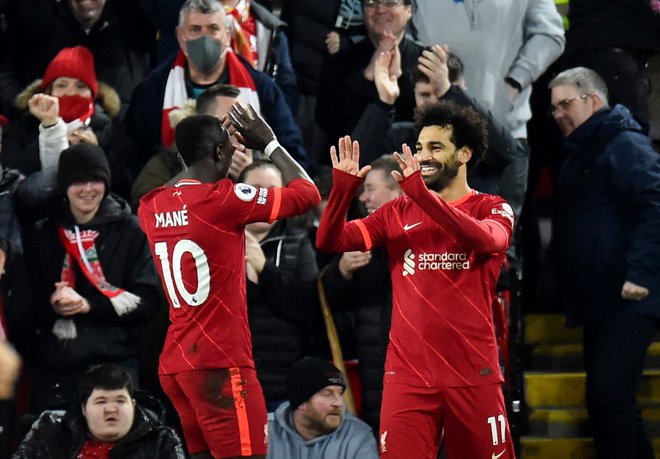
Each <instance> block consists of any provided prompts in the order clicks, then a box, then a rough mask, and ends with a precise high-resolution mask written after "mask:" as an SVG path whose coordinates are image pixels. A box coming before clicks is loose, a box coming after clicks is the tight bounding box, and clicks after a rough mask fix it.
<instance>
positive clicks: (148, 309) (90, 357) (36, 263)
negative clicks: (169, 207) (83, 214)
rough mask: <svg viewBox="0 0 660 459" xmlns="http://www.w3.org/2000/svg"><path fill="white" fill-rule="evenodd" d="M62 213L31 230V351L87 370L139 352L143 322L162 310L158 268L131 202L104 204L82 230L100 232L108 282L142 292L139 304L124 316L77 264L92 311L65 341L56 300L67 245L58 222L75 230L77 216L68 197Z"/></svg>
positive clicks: (79, 286)
mask: <svg viewBox="0 0 660 459" xmlns="http://www.w3.org/2000/svg"><path fill="white" fill-rule="evenodd" d="M62 206H63V208H62V210H61V211H60V212H59V214H58V216H56V217H51V218H49V219H47V220H43V221H40V222H38V223H37V224H36V225H35V226H34V228H32V229H30V230H29V231H27V232H26V238H25V253H26V263H27V265H28V270H29V272H30V279H31V281H32V286H33V300H32V303H31V306H30V309H31V317H30V322H29V323H26V324H24V327H25V328H26V333H28V334H29V335H30V336H31V337H32V343H31V346H30V350H31V351H32V352H30V353H31V354H32V353H34V357H35V359H36V362H37V364H38V365H40V366H45V367H49V368H54V369H58V370H65V369H76V370H80V369H84V368H85V367H86V366H87V365H89V364H94V363H102V362H116V361H121V360H124V359H128V358H132V357H135V356H136V355H137V350H138V349H137V348H138V342H139V339H140V335H141V332H142V328H143V325H144V324H145V322H146V321H148V320H149V319H151V318H152V317H153V316H154V315H155V313H156V311H157V308H158V305H159V302H158V291H157V281H158V278H157V276H156V271H155V267H154V263H153V260H152V257H151V253H150V252H149V248H148V245H147V238H146V236H145V235H144V233H143V232H142V231H141V230H140V227H139V225H138V222H137V218H136V217H135V216H132V215H131V214H130V208H129V207H128V204H127V203H126V202H125V201H123V200H121V199H120V198H118V197H115V196H114V195H112V194H111V195H109V196H108V197H106V199H105V200H104V201H103V202H102V204H101V208H100V209H99V211H98V213H97V214H96V216H95V217H94V218H93V219H92V220H91V221H90V222H89V223H87V224H84V225H80V230H81V231H83V230H86V229H89V230H95V231H98V232H99V235H98V237H97V238H96V241H95V246H96V249H97V252H98V258H99V260H100V263H101V267H102V269H103V273H104V275H105V278H106V280H107V281H108V282H109V283H110V284H112V285H114V286H116V287H120V288H123V289H125V290H127V291H129V292H131V293H133V294H135V295H137V296H139V297H140V298H141V299H142V301H141V302H140V304H139V305H138V307H137V308H136V309H135V310H133V311H131V312H128V313H125V314H123V315H121V316H119V315H118V314H117V313H116V312H115V310H114V308H113V307H112V304H111V303H110V300H109V299H108V298H107V297H106V296H104V295H103V294H101V293H100V292H99V291H98V290H97V289H96V288H95V287H94V286H93V285H92V284H91V283H90V282H89V281H88V280H87V279H86V278H85V276H84V275H83V274H82V273H81V272H80V270H79V269H78V268H77V267H75V268H74V269H75V270H76V285H75V286H74V289H75V290H76V291H77V292H78V293H79V294H80V295H82V296H83V297H85V298H86V299H87V300H88V301H89V303H90V307H91V310H90V311H89V313H87V314H78V315H76V316H75V318H74V319H73V320H74V322H75V325H76V328H77V334H78V337H77V338H75V339H72V340H59V339H58V338H57V337H56V336H55V335H54V334H53V333H52V328H53V324H54V323H55V321H56V320H57V319H59V318H61V317H60V316H58V315H56V314H55V312H54V311H53V308H52V306H51V304H50V295H51V294H52V293H53V291H54V284H55V282H58V281H60V279H61V271H62V263H63V260H64V254H65V251H64V247H63V246H62V244H61V242H60V240H59V237H58V231H57V228H58V226H63V227H65V228H68V229H72V228H73V225H74V223H73V222H74V220H73V217H72V216H71V214H70V211H69V205H68V203H67V202H66V201H64V202H63V203H62Z"/></svg>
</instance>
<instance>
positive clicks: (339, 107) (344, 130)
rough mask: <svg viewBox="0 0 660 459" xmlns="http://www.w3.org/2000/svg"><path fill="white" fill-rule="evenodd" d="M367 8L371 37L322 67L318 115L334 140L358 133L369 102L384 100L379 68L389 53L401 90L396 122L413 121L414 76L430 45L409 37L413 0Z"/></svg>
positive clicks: (366, 1)
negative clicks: (378, 83) (382, 56)
mask: <svg viewBox="0 0 660 459" xmlns="http://www.w3.org/2000/svg"><path fill="white" fill-rule="evenodd" d="M362 6H363V20H364V25H365V27H366V30H367V38H366V39H364V40H362V41H361V42H358V43H356V44H355V45H353V46H351V47H349V48H348V49H344V50H342V51H340V52H338V53H337V54H334V55H331V56H329V57H328V58H327V59H326V61H325V63H324V65H323V67H322V69H321V75H320V80H319V94H318V101H317V104H316V119H317V121H318V123H319V125H320V126H321V127H322V128H323V129H324V130H325V131H326V133H327V134H328V135H329V138H330V139H336V138H338V137H340V136H342V135H346V134H350V133H351V132H353V129H354V128H355V126H356V125H357V123H358V120H359V119H360V116H361V115H362V113H363V112H364V111H365V110H366V108H367V106H368V105H369V104H371V103H374V102H377V101H378V92H377V90H376V85H375V83H374V68H375V64H376V59H377V58H378V56H379V55H380V54H381V53H383V52H385V53H390V52H393V53H394V59H392V60H391V63H390V74H393V75H395V76H396V77H397V82H398V85H399V88H400V89H401V90H400V96H399V97H398V98H397V100H396V102H395V103H394V108H395V120H397V121H412V120H413V111H414V108H415V96H414V84H413V81H412V77H411V75H412V71H413V69H414V68H415V67H417V60H418V58H419V56H420V55H421V54H422V51H423V50H424V48H423V47H422V46H421V45H420V44H418V43H416V42H414V41H412V40H411V39H409V38H406V37H405V31H406V27H407V25H408V23H409V22H410V19H411V17H412V13H413V7H412V5H411V0H363V2H362ZM320 160H322V161H327V158H320Z"/></svg>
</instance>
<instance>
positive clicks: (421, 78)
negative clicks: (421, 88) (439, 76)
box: [412, 51, 465, 84]
mask: <svg viewBox="0 0 660 459" xmlns="http://www.w3.org/2000/svg"><path fill="white" fill-rule="evenodd" d="M464 70H465V67H464V65H463V61H462V60H461V58H460V57H458V56H457V55H456V54H454V53H452V52H451V51H447V71H448V73H449V82H450V83H451V84H456V82H457V81H458V80H459V79H460V78H461V77H462V76H463V72H464ZM412 80H413V84H416V83H430V82H431V80H430V79H429V77H428V76H427V75H426V74H425V73H424V72H422V71H421V70H420V69H419V67H417V66H415V67H413V70H412Z"/></svg>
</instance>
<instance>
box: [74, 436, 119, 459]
mask: <svg viewBox="0 0 660 459" xmlns="http://www.w3.org/2000/svg"><path fill="white" fill-rule="evenodd" d="M113 446H115V444H114V443H110V442H107V441H98V440H95V439H93V438H90V439H88V440H87V441H86V442H85V443H84V444H83V447H82V449H81V450H80V453H78V456H76V459H109V458H110V450H111V449H112V447H113Z"/></svg>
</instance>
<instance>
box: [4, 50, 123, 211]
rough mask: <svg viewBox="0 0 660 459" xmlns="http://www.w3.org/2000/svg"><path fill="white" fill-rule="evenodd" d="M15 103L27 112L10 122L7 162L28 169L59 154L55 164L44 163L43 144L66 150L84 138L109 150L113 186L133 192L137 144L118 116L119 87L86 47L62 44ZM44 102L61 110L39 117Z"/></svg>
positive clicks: (6, 139) (27, 171)
mask: <svg viewBox="0 0 660 459" xmlns="http://www.w3.org/2000/svg"><path fill="white" fill-rule="evenodd" d="M45 95H47V96H52V97H51V98H49V97H45ZM53 98H56V99H57V105H54V102H55V101H53ZM16 103H17V106H18V107H20V108H21V109H22V110H23V111H24V118H23V119H22V120H20V121H16V122H12V123H11V124H10V125H9V127H8V128H7V130H6V132H5V135H4V142H3V143H4V145H5V155H4V158H3V161H4V162H5V164H6V165H7V166H9V167H13V168H16V169H18V170H19V171H21V172H22V173H23V174H26V175H27V174H30V173H32V172H35V171H38V170H39V169H41V168H43V167H56V165H57V158H55V162H54V164H53V162H52V161H51V162H50V163H49V164H46V165H44V164H43V162H42V161H43V160H44V154H43V152H42V151H41V150H42V149H44V148H51V146H52V145H57V148H59V151H62V150H63V149H64V148H66V147H68V146H69V145H75V144H76V143H80V142H85V143H90V144H94V145H99V146H100V147H102V148H103V149H104V151H105V152H106V154H107V155H108V161H109V163H110V167H111V171H112V176H113V187H112V190H111V191H112V192H114V193H116V194H118V195H120V196H122V197H124V198H127V197H128V196H130V186H131V183H132V179H133V176H132V175H131V172H130V169H131V168H130V164H131V162H132V161H134V159H133V157H134V149H133V145H132V143H131V142H130V140H129V138H128V136H127V134H126V132H125V130H124V128H123V126H122V124H121V123H119V122H118V121H117V119H116V116H117V115H118V113H119V109H120V106H119V105H120V104H119V98H118V96H117V93H116V92H115V90H114V89H113V88H111V87H110V86H108V85H107V84H105V83H103V82H99V81H98V80H97V78H96V72H95V70H94V56H92V54H91V52H90V51H89V50H88V49H87V48H84V47H82V46H76V47H73V48H64V49H63V50H61V51H60V52H59V53H58V54H57V56H55V58H54V59H53V60H52V61H51V62H50V63H49V65H48V67H47V69H46V71H45V73H44V75H43V78H42V79H38V80H35V81H34V82H33V83H32V84H31V85H29V86H28V87H27V88H26V89H25V90H24V91H23V92H22V93H21V94H20V95H19V96H18V97H17V99H16ZM45 105H48V106H49V107H50V108H52V109H56V110H57V111H55V112H54V113H52V114H51V113H47V115H46V118H45V119H41V118H39V117H38V116H37V115H35V111H34V107H35V106H45ZM28 111H29V113H28Z"/></svg>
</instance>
